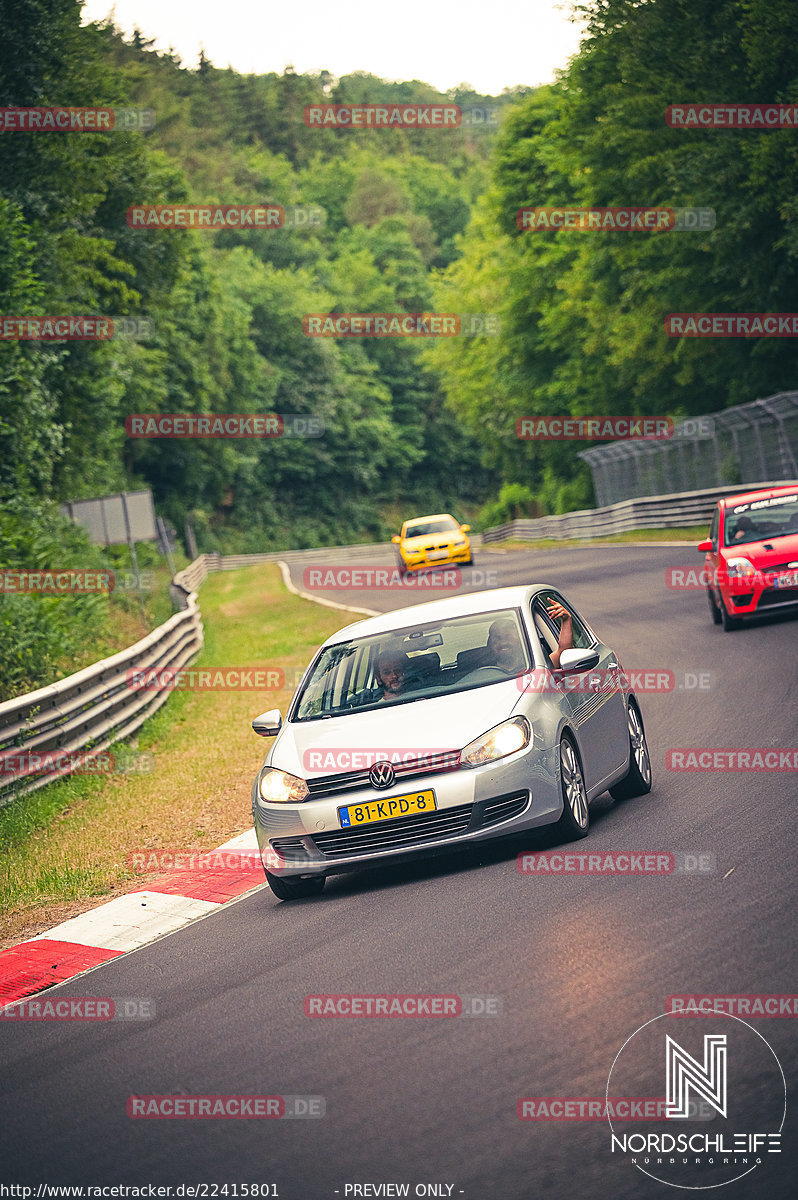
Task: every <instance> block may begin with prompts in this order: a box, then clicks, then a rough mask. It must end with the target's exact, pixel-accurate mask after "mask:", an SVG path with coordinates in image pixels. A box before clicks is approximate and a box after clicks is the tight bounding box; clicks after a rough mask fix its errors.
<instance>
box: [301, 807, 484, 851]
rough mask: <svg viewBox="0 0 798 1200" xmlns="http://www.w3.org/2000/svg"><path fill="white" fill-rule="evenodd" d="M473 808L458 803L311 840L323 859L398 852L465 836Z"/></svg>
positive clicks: (320, 835)
mask: <svg viewBox="0 0 798 1200" xmlns="http://www.w3.org/2000/svg"><path fill="white" fill-rule="evenodd" d="M472 809H473V805H471V804H460V805H458V806H457V807H456V808H442V809H439V810H438V811H437V812H434V813H426V814H421V815H420V816H413V817H397V818H396V819H395V820H392V821H377V822H376V823H375V824H373V825H366V826H364V827H363V828H361V829H335V830H332V831H331V832H330V833H314V834H313V837H312V839H311V840H312V841H313V842H314V844H315V845H316V847H317V848H318V849H319V850H320V851H321V853H322V854H323V855H324V857H325V858H348V857H349V856H350V855H357V854H379V853H380V852H381V851H383V850H398V849H400V848H401V847H404V846H413V845H415V844H417V843H418V842H429V841H434V840H436V839H440V838H446V837H453V836H454V835H455V834H457V833H465V831H466V830H467V829H468V827H469V825H470V824H471V813H472Z"/></svg>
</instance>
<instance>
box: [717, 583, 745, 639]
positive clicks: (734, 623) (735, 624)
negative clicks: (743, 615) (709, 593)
mask: <svg viewBox="0 0 798 1200" xmlns="http://www.w3.org/2000/svg"><path fill="white" fill-rule="evenodd" d="M720 619H721V620H722V622H723V628H724V629H725V630H726V632H727V633H730V632H731V631H732V630H734V629H739V628H740V627H741V625H742V621H741V620H740V618H739V617H733V616H732V615H731V613H730V612H729V610H728V608H727V607H726V601H725V600H724V599H723V592H721V593H720Z"/></svg>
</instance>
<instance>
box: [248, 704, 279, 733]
mask: <svg viewBox="0 0 798 1200" xmlns="http://www.w3.org/2000/svg"><path fill="white" fill-rule="evenodd" d="M282 727H283V714H282V713H281V712H280V710H279V708H270V709H269V711H268V712H265V713H261V714H260V716H259V717H256V718H255V720H254V721H253V722H252V728H253V729H254V730H255V732H256V733H257V734H259V735H260V737H276V736H277V734H278V733H279V732H280V730H281V729H282Z"/></svg>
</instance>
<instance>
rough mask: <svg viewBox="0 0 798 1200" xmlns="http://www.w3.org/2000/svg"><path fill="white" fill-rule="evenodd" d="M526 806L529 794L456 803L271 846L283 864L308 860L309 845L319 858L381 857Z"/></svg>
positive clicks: (506, 816) (487, 823)
mask: <svg viewBox="0 0 798 1200" xmlns="http://www.w3.org/2000/svg"><path fill="white" fill-rule="evenodd" d="M528 803H529V792H526V791H524V792H514V793H513V794H512V795H508V796H497V797H496V799H494V800H487V801H479V802H478V803H476V804H459V805H457V806H456V807H454V808H441V809H438V810H437V811H436V812H434V813H425V814H416V815H414V816H412V817H396V818H394V819H393V820H390V821H376V822H374V824H371V825H364V826H362V827H360V828H353V829H332V830H330V831H329V832H327V831H325V832H323V833H314V834H312V835H306V836H305V837H304V838H303V837H290V838H274V839H273V840H272V843H271V844H272V846H273V847H274V849H275V850H276V851H277V852H278V853H279V854H280V855H281V856H282V857H283V858H285V859H286V861H293V862H297V861H302V860H305V861H307V860H308V858H309V857H313V858H315V860H316V861H318V858H316V856H309V855H308V852H307V849H306V844H307V843H308V842H310V843H312V845H313V846H314V848H315V849H316V850H317V851H318V854H319V855H320V856H321V858H322V859H327V860H335V859H338V858H350V857H357V856H358V855H361V854H381V853H383V852H384V851H386V850H401V849H412V847H413V846H417V845H419V844H422V843H425V842H435V841H441V840H443V839H446V838H450V837H455V836H456V835H457V834H460V833H466V832H468V833H474V832H476V831H477V830H479V829H485V828H487V827H489V826H493V825H499V824H501V822H502V821H509V820H510V819H511V818H512V817H516V816H518V814H519V813H521V812H523V811H524V809H525V808H526V806H527V805H528Z"/></svg>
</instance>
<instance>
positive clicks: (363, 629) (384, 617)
mask: <svg viewBox="0 0 798 1200" xmlns="http://www.w3.org/2000/svg"><path fill="white" fill-rule="evenodd" d="M542 588H545V589H546V590H551V591H556V592H558V593H559V594H562V593H561V589H560V588H558V587H556V586H555V585H554V584H551V583H528V584H522V585H516V586H515V587H503V588H486V589H485V591H482V592H469V593H467V594H466V595H465V596H447V597H446V598H445V599H443V600H429V601H427V603H426V604H412V605H410V606H409V607H408V608H397V609H395V610H394V611H393V612H387V613H380V615H379V616H378V617H367V618H366V619H365V620H364V621H355V622H354V624H352V625H347V626H346V627H345V628H344V629H339V630H338V632H337V633H334V634H332V635H331V636H330V637H328V638H327V641H326V642H324V643H323V644H324V645H325V646H334V645H335V644H336V643H337V642H341V641H347V640H348V639H349V638H350V637H370V636H371V635H372V634H378V633H390V632H391V630H394V629H404V628H405V626H407V625H423V624H424V623H425V622H426V621H443V620H448V619H449V618H450V617H467V616H471V615H477V614H478V613H483V612H486V613H487V612H496V611H497V610H498V609H502V608H520V607H522V606H523V605H525V604H526V603H527V601H528V600H529V598H530V597H531V596H532V595H534V593H535V592H538V591H540V590H541V589H542Z"/></svg>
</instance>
